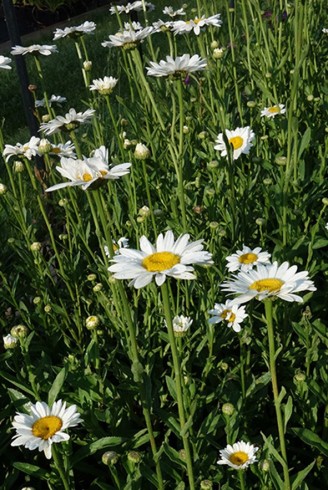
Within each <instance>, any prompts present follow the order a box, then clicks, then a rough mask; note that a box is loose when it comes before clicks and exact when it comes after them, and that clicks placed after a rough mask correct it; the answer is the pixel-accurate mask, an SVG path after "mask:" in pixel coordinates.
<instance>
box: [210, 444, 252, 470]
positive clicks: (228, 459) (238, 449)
mask: <svg viewBox="0 0 328 490" xmlns="http://www.w3.org/2000/svg"><path fill="white" fill-rule="evenodd" d="M257 451H258V447H255V446H253V444H250V443H249V442H244V441H240V442H235V444H233V445H230V444H228V445H227V447H226V448H225V449H222V450H221V451H220V458H221V459H219V460H218V461H217V464H227V465H228V466H231V468H234V469H235V470H244V469H246V468H247V467H248V466H249V465H251V464H253V463H255V462H256V461H257V460H256V457H255V453H256V452H257Z"/></svg>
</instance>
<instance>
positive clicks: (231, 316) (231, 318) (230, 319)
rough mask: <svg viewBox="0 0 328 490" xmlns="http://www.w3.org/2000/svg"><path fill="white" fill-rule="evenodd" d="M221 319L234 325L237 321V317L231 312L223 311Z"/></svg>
mask: <svg viewBox="0 0 328 490" xmlns="http://www.w3.org/2000/svg"><path fill="white" fill-rule="evenodd" d="M221 318H223V319H224V320H227V322H231V323H233V322H234V321H235V320H236V315H235V314H234V313H232V311H231V310H223V311H222V313H221Z"/></svg>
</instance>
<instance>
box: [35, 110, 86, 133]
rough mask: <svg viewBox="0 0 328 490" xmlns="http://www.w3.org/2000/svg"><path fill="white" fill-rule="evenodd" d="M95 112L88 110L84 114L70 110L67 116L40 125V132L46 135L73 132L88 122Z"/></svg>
mask: <svg viewBox="0 0 328 490" xmlns="http://www.w3.org/2000/svg"><path fill="white" fill-rule="evenodd" d="M95 112H96V111H95V110H94V109H87V110H86V111H84V112H76V110H75V109H70V110H69V112H68V113H67V114H65V116H57V117H55V119H52V120H51V121H49V122H47V123H42V124H41V125H40V131H43V132H44V133H45V134H54V133H58V131H61V130H66V131H72V130H73V129H76V128H77V127H78V126H79V125H80V124H82V123H85V122H86V121H88V119H90V118H91V117H92V116H93V115H94V114H95Z"/></svg>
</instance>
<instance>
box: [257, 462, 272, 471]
mask: <svg viewBox="0 0 328 490" xmlns="http://www.w3.org/2000/svg"><path fill="white" fill-rule="evenodd" d="M259 466H260V468H261V470H262V471H264V473H268V472H269V471H270V461H269V460H267V459H264V460H263V461H262V462H261V463H260V465H259Z"/></svg>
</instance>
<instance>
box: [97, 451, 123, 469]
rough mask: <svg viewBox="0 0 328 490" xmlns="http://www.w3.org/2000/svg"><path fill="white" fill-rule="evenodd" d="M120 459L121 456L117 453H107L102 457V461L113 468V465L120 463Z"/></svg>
mask: <svg viewBox="0 0 328 490" xmlns="http://www.w3.org/2000/svg"><path fill="white" fill-rule="evenodd" d="M118 458H119V454H117V453H116V452H115V451H106V452H105V453H104V454H103V455H102V457H101V461H102V462H103V463H104V464H106V465H108V466H111V465H114V464H116V463H117V461H118Z"/></svg>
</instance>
